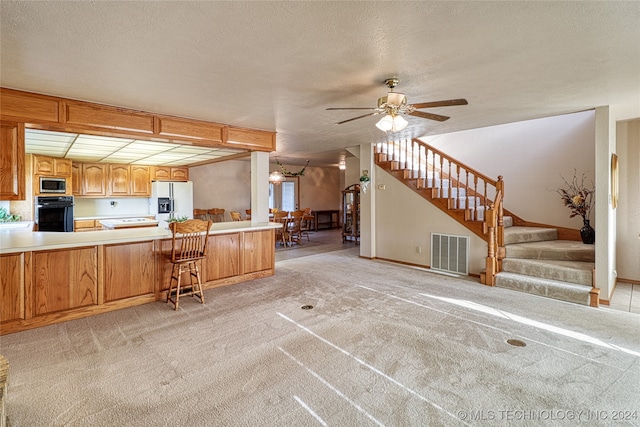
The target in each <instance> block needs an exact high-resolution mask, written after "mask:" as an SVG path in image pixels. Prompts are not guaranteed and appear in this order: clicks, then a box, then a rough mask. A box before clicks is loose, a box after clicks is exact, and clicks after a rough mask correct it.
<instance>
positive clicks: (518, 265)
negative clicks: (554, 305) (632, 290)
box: [495, 217, 599, 305]
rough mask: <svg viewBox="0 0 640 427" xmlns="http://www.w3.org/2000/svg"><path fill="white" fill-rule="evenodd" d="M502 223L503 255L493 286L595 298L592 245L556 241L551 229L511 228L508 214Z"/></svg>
mask: <svg viewBox="0 0 640 427" xmlns="http://www.w3.org/2000/svg"><path fill="white" fill-rule="evenodd" d="M504 225H505V228H504V244H505V257H504V258H503V259H502V271H500V272H499V273H498V274H496V278H495V279H496V280H495V285H496V286H497V287H500V288H506V289H512V290H516V291H521V292H527V293H530V294H534V295H540V296H544V297H549V298H554V299H558V300H562V301H568V302H573V303H577V304H585V305H592V300H593V299H594V298H595V301H597V300H598V298H599V290H598V289H596V288H594V287H593V276H594V275H593V271H594V268H595V248H594V246H593V245H585V244H583V243H582V242H580V241H575V240H558V230H557V229H555V228H540V227H523V226H515V227H514V226H513V225H512V218H511V217H505V218H504Z"/></svg>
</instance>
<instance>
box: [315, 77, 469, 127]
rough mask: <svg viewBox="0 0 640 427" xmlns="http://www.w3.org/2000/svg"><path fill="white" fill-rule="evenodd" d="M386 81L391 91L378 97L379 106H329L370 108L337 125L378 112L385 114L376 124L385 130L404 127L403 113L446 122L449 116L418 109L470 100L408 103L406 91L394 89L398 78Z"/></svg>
mask: <svg viewBox="0 0 640 427" xmlns="http://www.w3.org/2000/svg"><path fill="white" fill-rule="evenodd" d="M384 83H385V84H386V85H387V87H388V88H389V92H388V93H387V96H383V97H382V98H378V106H377V107H375V108H370V107H345V108H341V107H331V108H327V110H370V111H371V112H370V113H367V114H363V115H362V116H358V117H353V118H351V119H347V120H343V121H341V122H337V123H336V124H337V125H341V124H343V123H348V122H351V121H353V120H358V119H362V118H363V117H369V116H374V115H376V114H385V116H384V117H383V118H382V119H381V120H380V121H379V122H378V123H376V126H377V127H378V128H379V129H381V130H383V131H385V132H388V131H392V132H395V131H399V130H402V129H404V128H405V127H406V126H407V124H408V122H407V121H406V120H405V119H404V118H403V117H402V115H403V114H406V115H409V116H414V117H422V118H423V119H429V120H436V121H439V122H444V121H445V120H448V119H449V117H448V116H442V115H440V114H433V113H426V112H424V111H417V110H419V109H423V108H434V107H450V106H454V105H467V104H468V102H467V100H466V99H448V100H445V101H432V102H419V103H417V104H407V97H406V96H405V95H404V93H400V92H394V91H393V89H395V87H396V86H397V85H398V79H397V78H390V79H386V80H385V81H384Z"/></svg>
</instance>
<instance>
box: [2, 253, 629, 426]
mask: <svg viewBox="0 0 640 427" xmlns="http://www.w3.org/2000/svg"><path fill="white" fill-rule="evenodd" d="M276 270H277V272H276V275H275V276H273V277H269V278H265V279H260V280H255V281H252V282H248V283H243V284H238V285H233V286H228V287H223V288H216V289H211V290H208V291H206V292H205V296H206V298H207V303H206V304H205V305H201V304H199V303H197V302H196V300H195V299H190V298H185V299H184V301H181V304H180V308H181V309H180V310H179V311H177V312H175V311H173V310H171V308H170V307H169V306H167V305H166V304H164V303H161V302H157V303H151V304H147V305H144V306H140V307H134V308H129V309H124V310H119V311H117V312H112V313H107V314H104V315H99V316H94V317H91V318H87V319H81V320H76V321H71V322H66V323H63V324H59V325H53V326H49V327H44V328H40V329H36V330H32V331H25V332H20V333H17V334H11V335H7V336H3V337H1V338H0V340H1V341H0V353H2V354H3V355H4V356H5V357H6V358H7V359H8V360H9V363H10V382H9V392H8V403H7V405H8V407H7V410H8V413H9V417H10V421H11V425H12V427H37V426H314V425H331V426H427V425H429V426H456V425H496V426H498V425H500V426H505V425H517V426H540V425H545V426H546V425H561V426H566V425H576V424H580V425H612V424H615V425H640V421H639V420H638V419H637V417H638V415H640V414H638V411H640V333H639V331H640V316H639V315H636V314H632V313H626V312H621V311H613V310H609V309H606V308H601V309H594V308H589V307H584V306H579V305H576V304H570V303H565V302H562V301H556V300H552V299H548V298H543V297H537V296H534V295H529V294H525V293H518V292H513V291H509V290H505V289H500V288H491V287H486V286H483V285H480V284H478V283H477V282H476V281H475V280H461V279H457V278H453V277H448V276H444V275H437V274H433V273H428V272H424V271H422V270H420V269H414V268H409V267H404V266H399V265H393V264H389V263H384V262H376V261H370V260H365V259H360V258H359V257H358V249H357V248H351V249H346V250H342V251H336V252H331V253H325V254H318V255H310V256H305V257H300V258H295V259H289V260H284V261H279V262H278V263H277V265H276ZM304 305H312V306H313V308H312V309H310V310H303V309H302V308H301V307H302V306H304ZM508 339H518V340H521V341H523V342H525V343H526V346H525V347H516V346H512V345H509V344H508V343H507V340H508ZM614 411H630V412H629V414H631V413H633V411H636V412H635V414H636V418H635V419H631V415H629V417H627V418H629V419H628V420H627V421H625V422H620V423H618V422H615V421H613V419H614V417H616V416H618V417H619V416H620V414H622V416H625V413H624V412H623V413H619V412H614ZM570 417H571V418H570ZM596 418H598V419H596ZM603 418H606V419H603ZM578 419H580V422H578V421H576V420H578ZM571 420H572V421H571Z"/></svg>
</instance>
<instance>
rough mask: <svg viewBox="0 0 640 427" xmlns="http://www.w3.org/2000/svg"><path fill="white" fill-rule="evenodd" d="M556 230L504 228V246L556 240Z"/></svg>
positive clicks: (519, 227)
mask: <svg viewBox="0 0 640 427" xmlns="http://www.w3.org/2000/svg"><path fill="white" fill-rule="evenodd" d="M557 238H558V230H556V229H555V228H541V227H521V226H511V227H505V228H504V244H505V245H511V244H514V243H527V242H540V241H545V240H556V239H557Z"/></svg>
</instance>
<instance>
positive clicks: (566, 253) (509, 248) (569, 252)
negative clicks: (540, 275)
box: [505, 240, 596, 262]
mask: <svg viewBox="0 0 640 427" xmlns="http://www.w3.org/2000/svg"><path fill="white" fill-rule="evenodd" d="M505 250H506V256H507V258H524V259H550V260H554V259H555V260H561V261H582V262H595V260H596V252H595V248H594V246H593V245H585V244H584V243H582V242H579V241H575V240H553V241H547V242H530V243H519V244H511V245H506V247H505Z"/></svg>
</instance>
